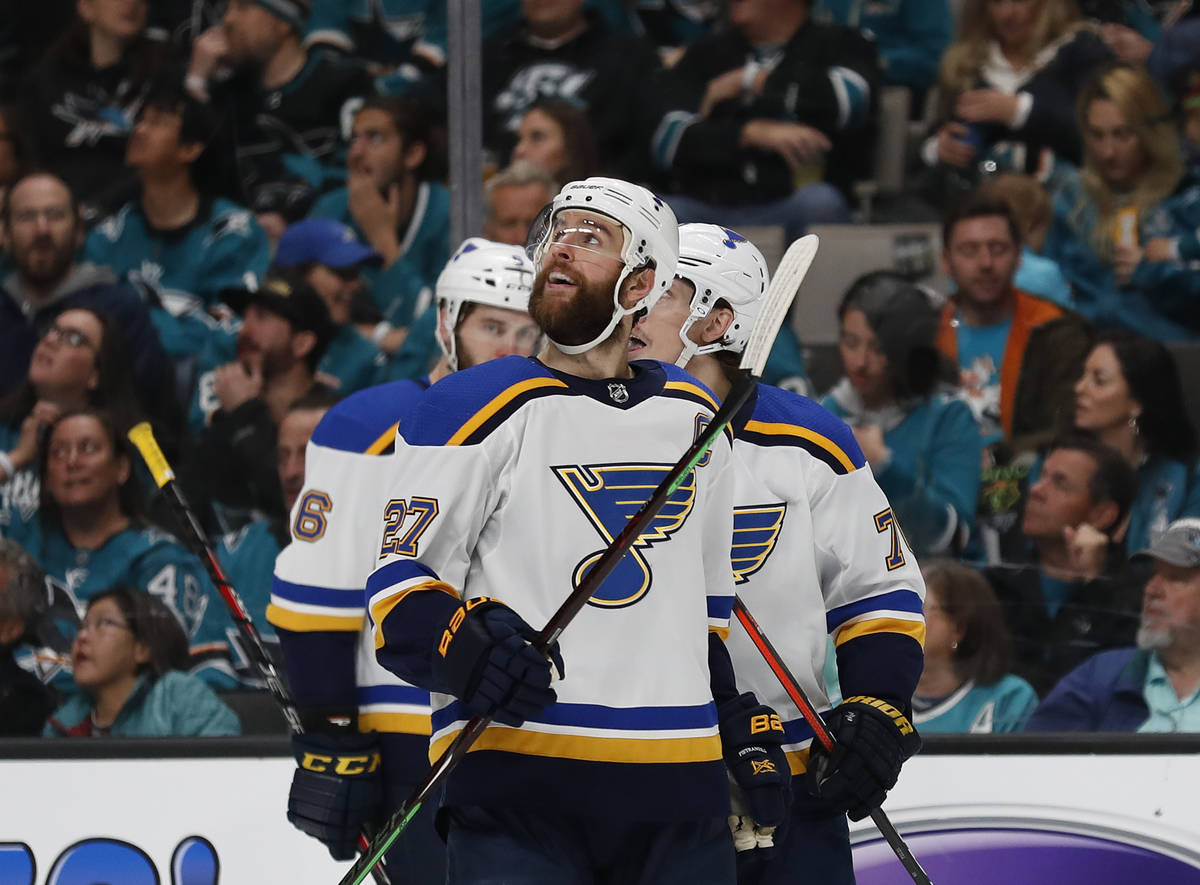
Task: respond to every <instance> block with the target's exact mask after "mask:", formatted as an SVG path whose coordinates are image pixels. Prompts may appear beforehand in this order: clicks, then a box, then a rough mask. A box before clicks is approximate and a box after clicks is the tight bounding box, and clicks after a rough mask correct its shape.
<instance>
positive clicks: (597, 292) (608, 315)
mask: <svg viewBox="0 0 1200 885" xmlns="http://www.w3.org/2000/svg"><path fill="white" fill-rule="evenodd" d="M555 269H556V268H553V267H552V266H551V265H546V266H544V267H543V268H542V269H541V271H540V272H539V273H538V275H537V279H535V280H534V281H533V293H532V294H531V295H530V296H529V315H530V316H531V317H533V321H534V322H535V323H537V325H538V328H539V329H541V330H542V333H543V334H544V335H545V336H546V337H547V338H549V339H550V340H551V341H556V342H557V343H559V344H565V345H567V346H568V347H571V346H577V345H580V344H587V343H588V342H589V341H591V340H592V339H593V338H595V337H596V336H597V335H599V334H600V333H601V332H602V331H603V330H604V327H605V326H607V325H608V323H609V321H610V320H611V319H612V315H613V309H614V308H613V287H614V286H615V285H616V282H617V278H616V276H615V275H614V276H613V277H612V279H610V280H605V281H602V282H598V283H593V282H589V281H587V280H584V279H579V281H578V282H577V283H576V287H575V295H574V296H573V297H572V298H571V299H570V300H569V301H568V300H566V299H560V298H553V299H548V298H547V297H546V278H547V277H548V276H549V275H550V272H551V271H552V270H555ZM575 276H577V277H578V274H576V275H575ZM615 331H616V330H614V333H615Z"/></svg>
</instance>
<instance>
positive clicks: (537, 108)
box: [510, 98, 597, 185]
mask: <svg viewBox="0 0 1200 885" xmlns="http://www.w3.org/2000/svg"><path fill="white" fill-rule="evenodd" d="M510 159H511V161H513V162H515V161H517V160H525V161H527V162H529V163H532V164H533V165H535V166H537V167H538V168H539V169H541V170H543V171H544V172H545V173H546V174H547V175H549V176H550V177H551V178H553V179H554V181H555V182H556V183H558V184H559V185H563V184H566V183H567V182H568V181H582V180H583V179H585V178H588V177H589V176H592V175H595V174H596V169H597V159H596V136H595V135H594V134H593V132H592V124H591V122H590V121H589V120H588V118H587V114H585V113H584V112H583V109H582V108H579V107H576V106H575V105H573V104H571V103H570V102H568V101H565V100H564V99H561V98H542V99H538V100H537V101H536V102H534V103H533V104H532V105H531V106H530V108H529V110H527V111H526V112H525V116H523V117H522V118H521V125H520V128H519V129H518V130H517V143H516V145H515V146H514V147H513V150H512V156H511V158H510Z"/></svg>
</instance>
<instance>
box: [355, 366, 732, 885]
mask: <svg viewBox="0 0 1200 885" xmlns="http://www.w3.org/2000/svg"><path fill="white" fill-rule="evenodd" d="M753 390H754V379H753V378H752V377H751V376H750V375H748V374H742V376H741V377H740V378H739V379H738V380H737V382H736V383H735V384H734V387H733V389H732V390H731V391H730V392H729V395H728V396H727V397H726V398H725V402H723V403H722V404H721V407H720V408H719V409H718V410H717V413H716V414H715V415H713V419H712V421H710V422H709V424H708V426H707V427H706V428H705V429H704V431H703V432H702V433H701V434H700V436H698V437H697V438H696V441H695V442H693V443H692V445H691V446H690V447H689V448H688V450H687V451H686V452H684V453H683V456H682V457H681V458H680V459H679V461H677V462H676V464H675V466H674V467H672V468H671V470H670V471H668V473H667V475H666V476H665V477H664V478H663V481H662V482H661V483H659V484H658V486H657V487H656V488H655V489H654V491H653V492H651V494H650V497H649V498H648V499H647V500H646V503H645V504H643V505H642V507H641V509H639V510H638V512H637V513H635V514H634V515H633V517H632V518H631V519H630V520H629V521H628V522H626V523H625V528H624V529H622V530H621V533H620V534H619V535H617V537H616V538H615V539H614V540H613V542H612V543H611V544H609V546H608V548H607V549H606V550H605V551H604V553H603V554H601V556H600V558H599V559H598V560H596V564H595V565H593V566H592V568H591V570H590V571H588V573H587V575H586V576H585V577H584V579H583V580H582V581H580V582H579V586H578V587H576V588H575V589H574V590H572V591H571V593H570V595H569V596H567V598H566V599H565V600H564V601H563V603H562V605H560V606H559V607H558V611H556V612H555V613H554V614H553V615H551V617H550V620H548V621H547V622H546V626H545V627H543V628H542V629H541V630H540V631H539V632H538V634H537V636H536V637H535V638H534V639H533V641H532V643H531V644H532V645H533V647H534V648H536V649H537V650H538V651H539V652H541V653H542V654H544V655H549V651H550V647H551V646H552V645H553V644H554V643H555V641H557V639H558V637H559V636H560V635H561V634H562V632H563V630H564V629H566V627H567V625H568V624H570V623H571V620H572V619H573V618H574V617H575V616H576V615H577V614H579V612H580V611H582V609H583V607H584V606H585V605H586V604H587V601H588V600H589V599H590V598H591V597H592V596H593V595H594V594H595V593H596V591H597V590H599V589H600V585H601V584H602V583H604V579H605V578H607V577H608V576H609V574H610V573H611V572H612V570H613V569H614V568H616V567H617V563H619V562H620V561H621V559H622V557H624V556H625V554H626V553H627V552H629V548H631V547H632V546H633V544H634V542H635V541H637V539H638V538H639V537H640V536H641V535H642V533H643V532H644V531H646V529H647V528H649V526H650V523H651V522H652V521H653V520H654V517H655V516H656V515H657V514H658V511H659V510H661V509H662V507H663V505H664V504H666V503H667V501H668V500H669V499H670V497H671V495H673V494H674V493H675V490H676V489H677V488H679V485H680V483H682V482H683V481H684V479H686V478H687V476H688V474H689V473H691V472H692V470H694V469H695V467H696V464H697V463H698V462H699V461H700V460H701V459H702V458H703V457H704V456H705V455H706V454H707V453H708V450H709V448H710V447H711V446H712V444H713V443H714V442H715V441H716V440H717V438H718V437H719V436H720V435H721V434H722V433H723V432H724V430H725V427H726V425H728V424H729V422H730V421H732V420H733V418H734V416H735V415H737V413H738V411H739V410H740V409H741V408H742V406H744V405H745V404H746V401H747V400H748V399H749V398H750V393H751V392H752V391H753ZM490 723H491V719H490V718H488V717H485V716H476V717H474V718H472V719H470V720H469V721H468V722H467V724H466V726H465V727H464V728H463V730H462V731H461V732H459V733H458V736H457V737H456V738H455V739H454V741H453V742H451V744H450V746H449V747H447V748H446V749H445V751H443V753H442V755H441V756H439V757H438V759H437V761H436V762H434V764H433V767H432V768H431V769H430V770H429V773H428V774H426V775H425V779H424V780H422V781H421V783H419V784H418V785H417V786H416V788H415V789H414V790H413V792H412V795H411V796H409V798H408V799H407V800H405V802H404V804H403V805H401V806H400V808H398V809H397V810H396V812H395V814H393V815H392V816H391V818H389V819H388V821H387V823H385V824H384V825H383V827H381V828H380V830H379V832H378V833H377V834H376V836H375V838H374V839H373V840H372V841H371V846H370V848H369V849H368V850H367V851H366V853H364V854H361V855H359V857H358V860H357V861H355V863H354V866H352V867H351V868H350V869H349V870H348V871H347V873H346V875H345V876H343V877H342V879H341V881H340V882H339V885H360V883H361V882H362V881H363V879H364V878H365V877H366V871H367V869H369V865H370V864H373V863H375V862H376V861H377V860H378V859H379V858H381V857H383V855H384V854H386V853H387V850H388V848H389V847H391V845H392V843H393V842H395V841H396V838H397V837H398V836H399V835H400V834H401V833H402V832H404V828H405V827H407V826H408V824H409V822H410V821H411V820H412V819H413V818H414V817H416V815H417V812H418V811H420V810H421V807H422V806H423V805H424V804H425V803H426V802H427V801H429V797H430V796H431V795H432V794H433V792H434V790H435V789H436V788H437V786H438V784H440V783H441V782H442V781H443V780H444V779H445V778H446V777H447V775H449V774H450V772H451V771H453V770H454V768H455V766H456V765H458V763H459V762H460V761H461V760H462V759H463V757H465V756H466V755H467V751H468V750H469V749H470V747H471V745H472V744H473V743H475V740H476V739H477V738H478V737H479V736H480V735H481V734H483V732H484V730H485V729H486V728H487V727H488V725H489V724H490Z"/></svg>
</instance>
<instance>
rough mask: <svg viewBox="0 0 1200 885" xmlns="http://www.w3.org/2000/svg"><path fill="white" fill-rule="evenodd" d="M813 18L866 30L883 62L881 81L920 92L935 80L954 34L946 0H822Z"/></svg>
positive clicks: (952, 21)
mask: <svg viewBox="0 0 1200 885" xmlns="http://www.w3.org/2000/svg"><path fill="white" fill-rule="evenodd" d="M813 15H814V16H815V17H816V18H817V20H818V21H828V22H833V23H834V24H838V25H848V26H850V27H852V28H861V29H862V30H863V31H866V32H868V33H869V34H870V35H871V36H872V37H873V38H874V39H875V43H876V45H877V46H878V47H879V55H880V57H881V58H882V59H883V82H884V83H888V84H895V85H897V86H907V87H909V88H910V89H913V90H917V91H919V92H923V91H924V90H926V89H928V88H929V87H930V86H932V85H933V84H934V81H935V80H937V73H938V59H940V58H941V57H942V53H943V52H945V51H946V47H947V46H949V45H950V40H951V38H952V37H953V36H954V16H953V14H952V13H951V12H950V4H949V3H947V2H946V0H873V2H870V3H868V2H866V0H818V2H817V4H816V8H815V10H814V12H813Z"/></svg>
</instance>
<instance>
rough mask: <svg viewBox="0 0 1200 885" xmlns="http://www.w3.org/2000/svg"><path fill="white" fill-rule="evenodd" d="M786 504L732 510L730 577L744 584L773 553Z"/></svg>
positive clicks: (781, 527) (781, 528) (784, 514)
mask: <svg viewBox="0 0 1200 885" xmlns="http://www.w3.org/2000/svg"><path fill="white" fill-rule="evenodd" d="M786 515H787V505H786V504H757V505H754V506H751V507H735V508H734V509H733V548H732V550H731V552H730V559H731V560H732V562H733V576H734V577H735V578H736V579H737V583H738V584H745V583H746V582H747V581H749V580H750V576H751V575H752V574H754V573H755V572H756V571H758V570H759V569H760V568H762V567H763V565H764V564H765V563H766V561H767V557H769V556H770V555H771V551H772V550H774V549H775V542H776V541H778V540H779V533H780V532H781V531H782V530H783V518H784V516H786Z"/></svg>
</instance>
